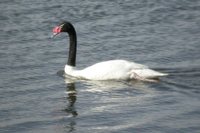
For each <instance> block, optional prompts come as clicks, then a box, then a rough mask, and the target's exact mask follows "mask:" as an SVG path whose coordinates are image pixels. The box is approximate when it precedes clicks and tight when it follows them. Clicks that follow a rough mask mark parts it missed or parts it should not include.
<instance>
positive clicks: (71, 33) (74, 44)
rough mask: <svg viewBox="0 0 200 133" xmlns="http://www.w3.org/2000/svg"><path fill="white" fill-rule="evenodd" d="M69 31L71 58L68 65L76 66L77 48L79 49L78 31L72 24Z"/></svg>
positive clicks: (69, 57)
mask: <svg viewBox="0 0 200 133" xmlns="http://www.w3.org/2000/svg"><path fill="white" fill-rule="evenodd" d="M67 28H69V29H68V30H67V32H68V34H69V43H70V46H69V56H68V61H67V64H68V65H70V66H76V47H77V40H76V31H75V29H74V27H73V26H72V25H71V24H70V27H68V26H67Z"/></svg>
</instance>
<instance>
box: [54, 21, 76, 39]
mask: <svg viewBox="0 0 200 133" xmlns="http://www.w3.org/2000/svg"><path fill="white" fill-rule="evenodd" d="M74 31H75V30H74V27H73V25H72V24H71V23H70V22H66V21H65V22H62V23H61V24H59V25H58V26H55V27H54V28H53V36H56V35H58V34H60V33H61V32H67V33H71V32H74Z"/></svg>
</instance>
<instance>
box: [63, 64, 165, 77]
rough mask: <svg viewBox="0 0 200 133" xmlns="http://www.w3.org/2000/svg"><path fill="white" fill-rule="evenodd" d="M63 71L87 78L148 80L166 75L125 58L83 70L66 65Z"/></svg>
mask: <svg viewBox="0 0 200 133" xmlns="http://www.w3.org/2000/svg"><path fill="white" fill-rule="evenodd" d="M65 73H66V74H67V75H70V76H73V77H76V78H81V79H88V80H130V79H139V80H148V79H152V78H158V77H161V76H166V75H167V74H164V73H160V72H157V71H154V70H151V69H149V68H148V67H147V66H144V65H141V64H137V63H134V62H129V61H126V60H110V61H104V62H100V63H96V64H94V65H92V66H89V67H87V68H85V69H83V70H77V69H76V68H75V67H72V66H69V65H66V66H65Z"/></svg>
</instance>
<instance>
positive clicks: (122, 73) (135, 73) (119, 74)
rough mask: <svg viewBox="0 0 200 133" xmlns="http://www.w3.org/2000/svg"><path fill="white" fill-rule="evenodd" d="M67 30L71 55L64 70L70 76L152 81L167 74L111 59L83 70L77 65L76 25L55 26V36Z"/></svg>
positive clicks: (67, 23)
mask: <svg viewBox="0 0 200 133" xmlns="http://www.w3.org/2000/svg"><path fill="white" fill-rule="evenodd" d="M62 32H67V33H68V35H69V45H70V46H69V55H68V61H67V65H65V67H64V72H65V74H66V75H68V76H72V77H75V78H78V79H79V78H80V79H86V80H131V79H136V80H143V81H151V79H158V78H159V77H162V76H166V75H167V74H166V73H161V72H157V71H155V70H152V69H149V68H148V67H147V66H145V65H141V64H138V63H135V62H130V61H127V60H109V61H103V62H99V63H96V64H94V65H92V66H89V67H87V68H85V69H83V70H78V69H77V68H76V67H75V66H76V50H77V36H76V31H75V28H74V26H73V25H72V24H71V23H70V22H63V23H61V24H60V25H58V26H56V27H54V28H53V36H56V35H58V34H59V33H62Z"/></svg>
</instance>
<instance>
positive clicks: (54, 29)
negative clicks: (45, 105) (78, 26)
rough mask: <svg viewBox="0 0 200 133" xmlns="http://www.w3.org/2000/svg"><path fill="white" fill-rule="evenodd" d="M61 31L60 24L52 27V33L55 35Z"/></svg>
mask: <svg viewBox="0 0 200 133" xmlns="http://www.w3.org/2000/svg"><path fill="white" fill-rule="evenodd" d="M60 32H61V27H60V26H56V27H54V28H53V35H54V36H55V35H57V34H59V33H60Z"/></svg>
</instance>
